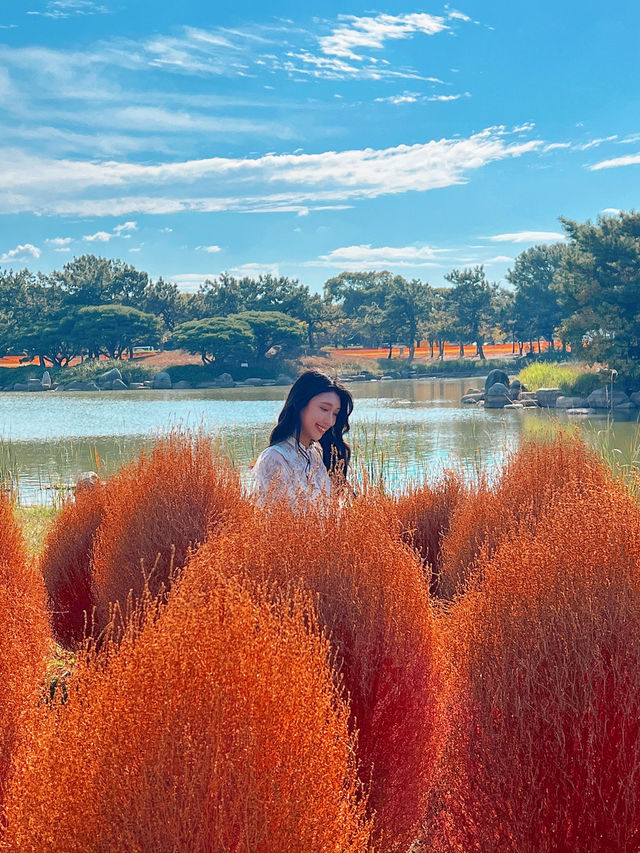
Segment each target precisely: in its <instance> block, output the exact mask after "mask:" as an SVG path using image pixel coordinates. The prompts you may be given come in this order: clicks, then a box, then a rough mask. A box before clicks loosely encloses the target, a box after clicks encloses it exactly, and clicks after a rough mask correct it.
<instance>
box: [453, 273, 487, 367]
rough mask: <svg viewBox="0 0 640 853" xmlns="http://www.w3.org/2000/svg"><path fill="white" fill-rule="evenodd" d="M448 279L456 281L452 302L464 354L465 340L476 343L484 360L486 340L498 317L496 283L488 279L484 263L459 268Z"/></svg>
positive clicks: (477, 352) (461, 350) (477, 351)
mask: <svg viewBox="0 0 640 853" xmlns="http://www.w3.org/2000/svg"><path fill="white" fill-rule="evenodd" d="M445 278H446V280H447V281H450V282H451V283H452V284H453V288H452V290H451V302H452V307H453V313H454V316H455V327H456V330H457V332H458V338H459V340H460V355H461V356H463V355H464V349H463V348H462V345H463V342H464V341H468V342H472V343H475V345H476V354H477V355H478V357H479V358H482V359H484V357H485V356H484V341H485V338H486V336H487V333H488V331H489V329H490V327H491V326H492V325H493V321H494V317H495V314H494V299H495V294H496V290H497V288H496V285H492V284H490V283H489V282H488V281H487V279H486V276H485V274H484V267H483V266H476V267H473V268H472V269H464V270H457V269H455V270H452V271H451V272H450V273H448V274H447V275H445Z"/></svg>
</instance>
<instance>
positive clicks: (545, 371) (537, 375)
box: [518, 362, 602, 397]
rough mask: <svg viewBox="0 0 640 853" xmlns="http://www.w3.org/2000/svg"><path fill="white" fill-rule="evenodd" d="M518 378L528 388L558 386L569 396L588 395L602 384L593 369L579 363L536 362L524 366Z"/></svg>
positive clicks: (531, 389) (536, 388) (534, 389)
mask: <svg viewBox="0 0 640 853" xmlns="http://www.w3.org/2000/svg"><path fill="white" fill-rule="evenodd" d="M518 379H519V380H520V381H521V382H522V383H523V384H524V385H525V386H526V387H527V388H528V389H529V390H530V391H537V390H538V389H539V388H560V389H561V391H562V392H563V394H567V395H569V396H576V397H578V396H579V397H581V396H588V395H589V394H590V393H591V392H592V391H594V390H595V389H596V388H599V387H600V386H601V385H602V380H601V378H600V377H599V376H598V374H597V373H595V372H594V371H593V370H588V369H587V368H585V367H582V366H579V365H575V366H574V365H558V364H549V363H546V364H544V363H541V362H536V363H534V364H530V365H529V366H528V367H525V368H524V369H523V370H521V371H520V373H519V374H518Z"/></svg>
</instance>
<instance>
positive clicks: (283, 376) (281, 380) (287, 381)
mask: <svg viewBox="0 0 640 853" xmlns="http://www.w3.org/2000/svg"><path fill="white" fill-rule="evenodd" d="M388 378H389V379H392V378H393V377H391V376H390V377H388ZM383 379H384V377H383ZM293 383H294V380H293V379H292V378H291V377H290V376H289V375H288V374H287V373H279V374H278V376H276V385H293Z"/></svg>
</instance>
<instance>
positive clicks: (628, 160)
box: [588, 154, 640, 172]
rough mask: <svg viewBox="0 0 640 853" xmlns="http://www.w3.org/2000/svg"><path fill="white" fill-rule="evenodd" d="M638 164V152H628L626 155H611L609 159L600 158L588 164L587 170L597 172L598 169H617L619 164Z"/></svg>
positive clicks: (639, 163)
mask: <svg viewBox="0 0 640 853" xmlns="http://www.w3.org/2000/svg"><path fill="white" fill-rule="evenodd" d="M637 165H640V154H628V155H627V156H626V157H613V158H612V159H611V160H601V161H600V162H599V163H594V164H593V166H589V167H588V168H589V171H591V172H599V171H600V169H617V168H619V167H621V166H637Z"/></svg>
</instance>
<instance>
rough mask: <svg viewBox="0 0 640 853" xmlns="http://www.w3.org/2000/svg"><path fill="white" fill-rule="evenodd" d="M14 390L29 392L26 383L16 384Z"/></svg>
mask: <svg viewBox="0 0 640 853" xmlns="http://www.w3.org/2000/svg"><path fill="white" fill-rule="evenodd" d="M13 390H14V391H28V390H29V386H28V385H27V383H26V382H15V383H14V385H13Z"/></svg>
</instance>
